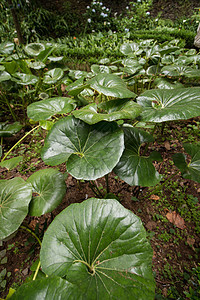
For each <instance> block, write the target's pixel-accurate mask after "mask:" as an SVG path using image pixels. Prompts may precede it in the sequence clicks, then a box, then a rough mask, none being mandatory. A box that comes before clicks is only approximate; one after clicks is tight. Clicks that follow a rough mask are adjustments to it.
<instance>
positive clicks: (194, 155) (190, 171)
mask: <svg viewBox="0 0 200 300" xmlns="http://www.w3.org/2000/svg"><path fill="white" fill-rule="evenodd" d="M183 147H184V148H185V151H186V152H187V153H188V154H189V155H190V156H191V160H190V162H189V164H187V161H186V156H185V155H184V154H183V153H176V154H174V155H173V161H174V164H175V165H176V166H177V167H178V168H179V169H180V171H181V173H182V176H183V177H184V178H186V179H191V180H194V181H197V182H200V144H196V145H195V144H187V143H186V144H183Z"/></svg>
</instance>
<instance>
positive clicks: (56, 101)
mask: <svg viewBox="0 0 200 300" xmlns="http://www.w3.org/2000/svg"><path fill="white" fill-rule="evenodd" d="M75 108H76V104H75V101H74V100H73V99H71V98H67V97H55V98H48V99H45V100H41V101H38V102H34V103H31V104H30V105H29V106H28V107H27V115H28V117H29V118H30V119H32V120H34V121H40V120H47V119H50V118H51V117H52V116H54V115H57V114H67V113H69V112H71V111H72V110H73V109H75Z"/></svg>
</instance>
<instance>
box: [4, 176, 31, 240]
mask: <svg viewBox="0 0 200 300" xmlns="http://www.w3.org/2000/svg"><path fill="white" fill-rule="evenodd" d="M31 197H32V187H31V185H30V184H28V183H26V182H25V181H24V180H23V179H22V178H20V177H15V178H13V179H10V180H0V240H2V239H4V238H6V237H8V236H9V235H11V234H12V233H13V232H14V231H16V230H17V229H18V228H19V226H20V225H21V223H22V222H23V220H24V218H25V217H26V215H27V213H28V205H29V202H30V201H31Z"/></svg>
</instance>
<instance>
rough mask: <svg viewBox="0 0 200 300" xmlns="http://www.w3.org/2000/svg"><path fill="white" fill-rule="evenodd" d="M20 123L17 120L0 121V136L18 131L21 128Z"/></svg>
mask: <svg viewBox="0 0 200 300" xmlns="http://www.w3.org/2000/svg"><path fill="white" fill-rule="evenodd" d="M22 127H23V126H22V125H21V124H20V123H19V122H15V123H13V124H6V123H0V136H2V137H8V136H12V135H14V134H15V133H17V132H19V131H20V130H21V129H22Z"/></svg>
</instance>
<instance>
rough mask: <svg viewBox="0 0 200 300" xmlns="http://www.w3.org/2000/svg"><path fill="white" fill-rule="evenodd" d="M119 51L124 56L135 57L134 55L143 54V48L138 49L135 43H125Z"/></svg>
mask: <svg viewBox="0 0 200 300" xmlns="http://www.w3.org/2000/svg"><path fill="white" fill-rule="evenodd" d="M120 51H121V52H122V53H123V54H124V55H128V56H132V57H135V56H136V55H140V54H141V53H142V52H143V48H142V47H140V46H139V45H138V44H137V43H126V44H122V45H121V47H120Z"/></svg>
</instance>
